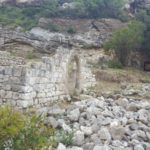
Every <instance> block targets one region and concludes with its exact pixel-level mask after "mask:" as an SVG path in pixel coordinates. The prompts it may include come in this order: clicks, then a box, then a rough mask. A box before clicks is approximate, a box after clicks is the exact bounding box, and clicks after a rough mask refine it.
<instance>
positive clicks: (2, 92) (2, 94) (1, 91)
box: [0, 90, 6, 98]
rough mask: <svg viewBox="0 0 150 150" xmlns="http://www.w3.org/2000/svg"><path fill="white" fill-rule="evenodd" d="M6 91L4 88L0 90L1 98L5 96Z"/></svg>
mask: <svg viewBox="0 0 150 150" xmlns="http://www.w3.org/2000/svg"><path fill="white" fill-rule="evenodd" d="M5 94H6V92H5V91H4V90H0V98H4V97H5Z"/></svg>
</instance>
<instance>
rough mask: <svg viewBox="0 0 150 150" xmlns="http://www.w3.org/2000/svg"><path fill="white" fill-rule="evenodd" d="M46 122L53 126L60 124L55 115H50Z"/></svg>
mask: <svg viewBox="0 0 150 150" xmlns="http://www.w3.org/2000/svg"><path fill="white" fill-rule="evenodd" d="M46 123H47V124H50V125H52V127H53V128H57V126H58V122H57V120H56V119H55V118H54V117H48V118H47V122H46Z"/></svg>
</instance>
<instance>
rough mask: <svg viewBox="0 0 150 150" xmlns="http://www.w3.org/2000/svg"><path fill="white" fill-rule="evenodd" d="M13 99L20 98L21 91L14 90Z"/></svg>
mask: <svg viewBox="0 0 150 150" xmlns="http://www.w3.org/2000/svg"><path fill="white" fill-rule="evenodd" d="M12 99H13V100H17V99H19V93H18V92H13V94H12Z"/></svg>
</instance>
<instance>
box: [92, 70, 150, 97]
mask: <svg viewBox="0 0 150 150" xmlns="http://www.w3.org/2000/svg"><path fill="white" fill-rule="evenodd" d="M94 72H95V75H96V79H97V85H96V86H95V87H94V88H93V89H92V91H95V92H96V93H97V94H98V95H101V94H102V93H108V92H109V93H114V92H117V91H120V90H121V85H122V83H125V84H126V85H127V86H132V87H134V88H137V89H139V87H141V86H142V84H143V82H145V83H150V74H149V73H146V72H143V71H140V70H136V69H123V70H122V69H107V70H99V69H97V70H95V71H94ZM146 97H149V95H148V96H147V95H146Z"/></svg>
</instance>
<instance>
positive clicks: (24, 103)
mask: <svg viewBox="0 0 150 150" xmlns="http://www.w3.org/2000/svg"><path fill="white" fill-rule="evenodd" d="M32 105H33V100H23V101H22V100H19V101H17V106H19V107H21V108H27V107H29V106H32Z"/></svg>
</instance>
